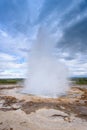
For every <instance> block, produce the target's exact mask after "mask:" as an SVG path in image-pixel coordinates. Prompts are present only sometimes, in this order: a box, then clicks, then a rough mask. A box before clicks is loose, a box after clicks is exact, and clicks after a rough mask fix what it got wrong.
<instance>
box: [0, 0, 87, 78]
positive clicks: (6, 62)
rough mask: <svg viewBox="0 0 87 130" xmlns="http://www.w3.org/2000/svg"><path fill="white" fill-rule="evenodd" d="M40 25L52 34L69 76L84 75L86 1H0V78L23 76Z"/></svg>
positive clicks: (86, 65) (86, 64) (86, 73)
mask: <svg viewBox="0 0 87 130" xmlns="http://www.w3.org/2000/svg"><path fill="white" fill-rule="evenodd" d="M41 26H45V28H47V30H48V31H49V32H50V34H51V35H55V39H56V48H57V51H56V55H57V56H58V58H59V59H60V60H61V61H62V62H65V64H66V65H67V67H68V68H69V70H70V73H71V76H87V0H0V78H13V77H14V78H15V77H16V78H23V77H26V71H27V69H26V68H27V55H28V54H29V50H30V48H31V45H32V43H33V41H34V40H35V38H36V35H37V32H38V29H39V27H41Z"/></svg>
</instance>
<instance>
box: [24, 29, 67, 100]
mask: <svg viewBox="0 0 87 130" xmlns="http://www.w3.org/2000/svg"><path fill="white" fill-rule="evenodd" d="M54 48H55V43H53V39H52V38H51V37H50V36H49V35H48V34H47V33H46V32H45V31H43V29H39V32H38V35H37V40H36V42H35V44H34V46H33V47H32V49H31V53H29V63H28V75H27V79H26V83H25V85H26V87H25V89H24V92H25V93H29V94H34V95H38V96H47V97H58V96H60V95H61V94H65V92H66V91H67V90H68V88H69V86H68V80H67V77H68V71H67V68H66V66H65V65H64V64H63V63H61V62H59V61H58V59H57V58H56V57H55V55H54V53H53V50H54Z"/></svg>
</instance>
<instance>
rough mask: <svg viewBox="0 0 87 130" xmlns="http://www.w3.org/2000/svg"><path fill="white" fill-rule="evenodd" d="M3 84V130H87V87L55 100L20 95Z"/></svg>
mask: <svg viewBox="0 0 87 130" xmlns="http://www.w3.org/2000/svg"><path fill="white" fill-rule="evenodd" d="M20 89H21V87H20V86H18V85H0V130H87V86H72V88H71V89H70V90H69V92H68V93H67V95H66V96H62V97H59V98H56V99H53V98H41V97H37V96H33V95H26V94H21V93H18V90H20Z"/></svg>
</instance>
